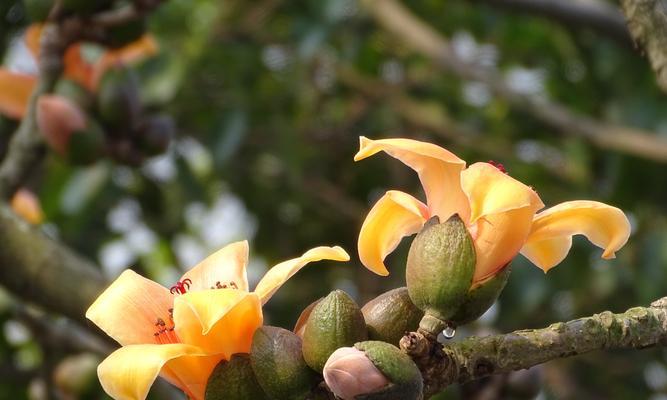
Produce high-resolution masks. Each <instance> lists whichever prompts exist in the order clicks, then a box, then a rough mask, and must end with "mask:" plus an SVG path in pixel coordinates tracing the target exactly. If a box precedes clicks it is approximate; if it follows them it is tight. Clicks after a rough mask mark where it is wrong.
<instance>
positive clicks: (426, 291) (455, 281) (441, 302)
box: [406, 214, 475, 334]
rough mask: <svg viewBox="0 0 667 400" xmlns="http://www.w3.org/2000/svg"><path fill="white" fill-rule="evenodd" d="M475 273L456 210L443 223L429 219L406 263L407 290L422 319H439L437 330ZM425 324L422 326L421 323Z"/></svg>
mask: <svg viewBox="0 0 667 400" xmlns="http://www.w3.org/2000/svg"><path fill="white" fill-rule="evenodd" d="M474 273H475V248H474V245H473V241H472V238H471V237H470V234H469V233H468V230H467V229H466V226H465V224H464V223H463V221H462V220H461V218H459V216H458V215H457V214H455V215H453V216H452V217H451V218H449V219H448V220H447V221H445V222H444V223H438V221H437V219H436V218H434V219H431V220H430V221H429V222H427V223H426V224H425V225H424V228H423V229H422V230H421V232H419V233H418V234H417V236H416V237H415V239H414V240H413V242H412V245H411V246H410V251H409V253H408V261H407V267H406V281H407V286H408V293H409V294H410V298H411V299H412V301H413V302H414V304H415V305H416V306H417V307H419V308H420V309H422V310H424V313H425V315H426V317H429V318H426V317H425V319H428V320H429V321H441V323H440V324H439V325H438V324H436V325H433V327H432V328H433V329H427V331H429V332H431V333H432V334H436V331H437V330H438V329H441V328H442V327H444V325H445V321H448V320H450V319H451V317H453V316H454V315H455V314H456V313H457V311H458V309H459V307H460V306H461V305H462V304H463V302H464V301H465V299H466V295H467V294H468V291H469V290H470V287H471V285H472V278H473V275H474ZM422 328H424V327H422Z"/></svg>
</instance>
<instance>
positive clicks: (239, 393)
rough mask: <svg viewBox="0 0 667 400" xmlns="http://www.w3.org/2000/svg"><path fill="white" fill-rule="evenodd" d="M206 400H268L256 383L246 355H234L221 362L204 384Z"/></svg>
mask: <svg viewBox="0 0 667 400" xmlns="http://www.w3.org/2000/svg"><path fill="white" fill-rule="evenodd" d="M204 398H205V399H206V400H246V399H257V400H268V397H267V395H266V394H265V393H264V391H263V390H262V388H261V387H260V386H259V383H257V378H256V377H255V373H254V372H253V370H252V367H251V365H250V357H249V356H248V355H247V354H234V355H232V357H231V358H230V359H229V361H227V360H223V361H221V362H220V363H219V364H218V365H217V366H216V367H215V369H214V370H213V372H212V373H211V376H210V377H209V378H208V382H207V383H206V394H205V397H204Z"/></svg>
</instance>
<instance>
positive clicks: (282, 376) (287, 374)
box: [250, 326, 319, 400]
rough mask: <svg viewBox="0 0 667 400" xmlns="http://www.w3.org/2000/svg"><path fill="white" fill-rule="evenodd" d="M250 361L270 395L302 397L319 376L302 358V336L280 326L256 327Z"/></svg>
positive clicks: (296, 399)
mask: <svg viewBox="0 0 667 400" xmlns="http://www.w3.org/2000/svg"><path fill="white" fill-rule="evenodd" d="M250 363H251V365H252V369H253V371H254V372H255V376H256V377H257V381H258V382H259V385H260V386H261V387H262V389H264V392H265V393H266V394H267V395H268V396H269V397H271V398H273V399H285V400H291V399H293V400H300V399H304V398H305V397H306V395H307V394H308V393H309V392H310V391H311V389H312V388H313V387H314V386H315V385H317V383H318V381H319V379H318V376H317V374H316V373H315V371H313V370H312V369H310V368H309V367H308V365H306V362H305V361H304V360H303V354H302V353H301V338H299V337H298V336H297V335H296V334H294V333H292V332H290V331H288V330H286V329H282V328H276V327H273V326H262V327H261V328H259V329H257V330H256V331H255V335H254V336H253V339H252V348H251V350H250Z"/></svg>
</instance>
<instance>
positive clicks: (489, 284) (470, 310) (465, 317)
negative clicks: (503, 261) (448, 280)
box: [450, 265, 512, 326]
mask: <svg viewBox="0 0 667 400" xmlns="http://www.w3.org/2000/svg"><path fill="white" fill-rule="evenodd" d="M511 272H512V268H511V267H510V266H509V265H507V266H505V267H504V268H503V269H502V270H501V271H500V272H498V273H497V274H496V275H494V276H492V277H491V278H489V279H487V280H485V281H484V282H481V283H479V284H478V285H477V286H476V287H473V288H472V289H470V291H468V294H466V298H465V300H464V301H463V304H461V306H460V307H459V309H458V310H457V311H456V314H454V315H453V316H452V317H451V318H450V321H451V323H452V325H455V326H456V325H463V324H467V323H468V322H472V321H474V320H476V319H477V318H479V317H481V316H482V314H484V313H485V312H486V310H488V309H489V307H491V306H492V305H493V303H494V302H495V301H496V299H498V296H500V293H501V292H502V291H503V289H504V288H505V284H507V280H508V279H509V277H510V273H511Z"/></svg>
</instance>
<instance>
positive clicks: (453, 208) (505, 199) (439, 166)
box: [354, 137, 630, 287]
mask: <svg viewBox="0 0 667 400" xmlns="http://www.w3.org/2000/svg"><path fill="white" fill-rule="evenodd" d="M380 151H384V152H386V153H387V154H389V155H390V156H392V157H394V158H396V159H398V160H400V161H401V162H403V163H404V164H406V165H407V166H409V167H410V168H412V169H413V170H415V171H416V172H417V174H418V175H419V179H420V181H421V183H422V186H423V188H424V192H425V193H426V204H424V203H422V202H421V201H419V200H417V199H416V198H414V197H412V196H411V195H409V194H407V193H403V192H400V191H396V190H390V191H388V192H387V193H386V194H385V195H384V196H383V197H382V198H380V200H378V202H377V203H376V204H375V205H374V206H373V208H372V209H371V211H370V212H369V213H368V216H367V217H366V220H365V221H364V223H363V226H362V227H361V232H360V233H359V242H358V247H359V258H360V260H361V262H362V263H363V264H364V265H365V266H366V267H367V268H368V269H370V270H371V271H373V272H375V273H377V274H379V275H388V274H389V272H388V271H387V268H386V267H385V265H384V258H385V257H386V256H387V255H388V254H389V253H391V252H392V251H393V250H394V249H395V248H396V246H397V245H398V243H399V242H400V241H401V239H402V238H403V237H404V236H408V235H411V234H413V233H416V232H418V231H420V230H421V229H422V227H423V225H424V223H425V222H426V221H427V220H429V219H430V218H432V217H435V216H437V217H438V218H439V219H440V221H441V222H444V221H446V220H447V219H448V218H449V217H450V216H452V215H454V214H458V215H459V216H460V218H461V219H462V220H463V222H464V223H465V225H466V227H467V229H468V231H469V233H470V235H471V237H472V239H473V241H474V247H475V252H476V264H475V273H474V276H473V287H475V286H476V285H478V284H480V283H482V282H484V281H485V280H486V279H488V278H490V277H493V276H494V275H495V274H497V273H498V272H500V271H501V270H502V269H503V267H504V266H506V265H507V264H508V263H509V262H510V261H511V260H512V259H513V258H514V257H515V256H516V255H517V254H518V253H519V252H521V254H523V255H524V256H525V257H527V258H528V259H529V260H530V261H531V262H532V263H533V264H535V265H537V266H538V267H540V268H541V269H543V270H544V271H545V272H547V271H548V270H549V269H551V268H553V267H554V266H556V265H557V264H558V263H560V262H561V261H562V260H563V259H564V258H565V256H566V255H567V253H568V252H569V250H570V247H571V245H572V236H573V235H576V234H582V235H585V236H586V237H587V238H588V239H589V240H590V241H591V242H593V243H594V244H595V245H597V246H598V247H601V248H603V249H604V252H603V253H602V258H604V259H610V258H614V254H615V252H616V251H617V250H619V249H620V248H621V247H622V246H623V245H624V244H625V243H626V242H627V240H628V237H629V235H630V224H629V222H628V219H627V218H626V216H625V214H623V212H622V211H621V210H619V209H618V208H616V207H612V206H609V205H606V204H604V203H600V202H596V201H587V200H577V201H568V202H564V203H561V204H559V205H557V206H554V207H551V208H549V209H547V210H545V211H543V212H541V213H539V214H536V212H537V211H538V210H540V209H541V208H543V207H544V204H543V203H542V200H540V197H539V196H538V195H537V193H536V192H535V191H534V190H533V189H532V188H531V187H530V186H526V185H524V184H523V183H521V182H519V181H518V180H516V179H514V178H512V177H511V176H510V175H509V174H507V173H506V171H505V170H504V168H503V167H502V165H499V164H494V163H485V162H478V163H475V164H472V165H470V166H469V167H468V168H466V163H465V161H463V160H461V159H460V158H458V157H457V156H456V155H454V154H453V153H450V152H449V151H447V150H445V149H443V148H441V147H439V146H436V145H434V144H431V143H425V142H420V141H416V140H411V139H382V140H370V139H368V138H365V137H361V138H360V149H359V152H358V153H357V154H356V155H355V157H354V160H355V161H359V160H362V159H364V158H366V157H370V156H372V155H374V154H376V153H378V152H380Z"/></svg>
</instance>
